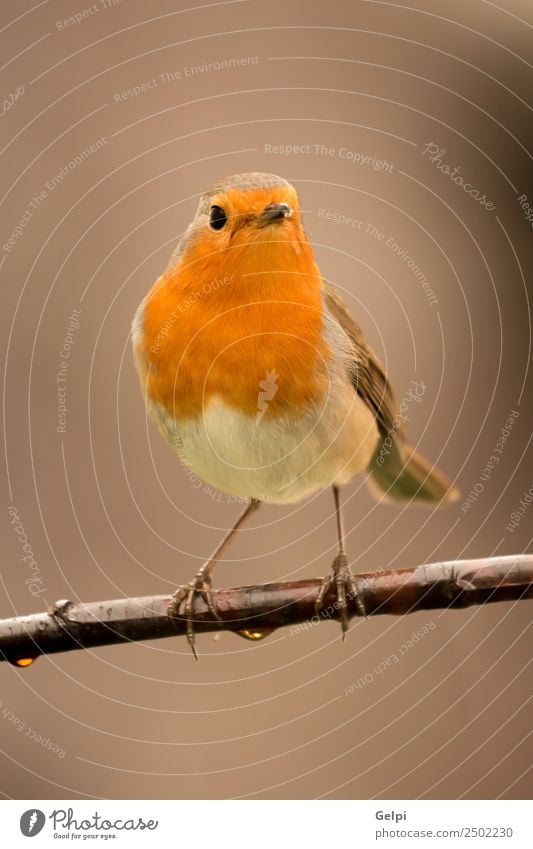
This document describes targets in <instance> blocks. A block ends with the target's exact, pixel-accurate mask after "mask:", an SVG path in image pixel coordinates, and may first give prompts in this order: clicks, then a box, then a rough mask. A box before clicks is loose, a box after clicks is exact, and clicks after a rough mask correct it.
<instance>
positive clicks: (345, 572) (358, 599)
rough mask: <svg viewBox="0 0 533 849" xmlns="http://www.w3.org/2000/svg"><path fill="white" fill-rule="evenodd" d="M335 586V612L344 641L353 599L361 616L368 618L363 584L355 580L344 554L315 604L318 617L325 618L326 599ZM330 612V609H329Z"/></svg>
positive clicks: (334, 566) (337, 561) (341, 555)
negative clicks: (337, 613) (349, 604)
mask: <svg viewBox="0 0 533 849" xmlns="http://www.w3.org/2000/svg"><path fill="white" fill-rule="evenodd" d="M332 586H335V589H336V593H337V601H336V603H335V607H334V609H335V610H338V611H339V620H340V625H341V630H342V639H343V640H344V638H345V636H346V631H347V630H348V627H349V624H350V620H349V617H348V600H351V599H353V600H354V601H355V603H356V605H357V608H358V610H359V613H360V614H361V616H365V617H366V610H365V605H364V601H363V592H362V589H363V588H362V582H361V581H357V580H356V578H354V576H353V574H352V572H351V570H350V567H349V566H348V558H347V557H346V555H345V554H344V553H343V552H339V554H337V556H336V558H335V560H334V561H333V563H332V566H331V572H330V574H329V575H328V576H327V577H326V578H324V580H323V582H322V586H321V587H320V591H319V593H318V596H317V600H316V602H315V612H316V615H317V616H324V613H325V611H324V599H325V597H326V594H327V592H328V590H329V589H330V588H331V587H332ZM327 610H329V608H327Z"/></svg>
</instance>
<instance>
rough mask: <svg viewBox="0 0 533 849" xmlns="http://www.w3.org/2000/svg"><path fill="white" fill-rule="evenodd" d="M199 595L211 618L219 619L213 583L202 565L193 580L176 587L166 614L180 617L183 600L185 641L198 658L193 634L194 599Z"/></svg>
mask: <svg viewBox="0 0 533 849" xmlns="http://www.w3.org/2000/svg"><path fill="white" fill-rule="evenodd" d="M198 596H200V597H201V598H202V599H203V600H204V602H205V603H206V605H207V608H208V610H209V613H210V614H211V616H212V617H213V619H218V620H220V616H219V615H218V612H217V609H216V606H215V603H214V601H213V584H212V581H211V577H210V575H209V573H208V571H207V570H206V569H205V566H202V568H201V569H200V571H199V572H198V573H197V575H195V577H194V578H193V580H192V581H191V582H190V583H188V584H184V585H183V586H181V587H178V589H177V590H176V592H175V593H174V595H173V596H172V598H171V600H170V604H169V606H168V615H169V616H170V617H171V618H182V616H181V615H180V608H181V604H182V602H183V601H185V607H184V609H183V616H184V617H185V619H186V621H187V642H188V643H189V646H190V648H191V651H192V653H193V655H194V657H195V658H196V660H198V653H197V651H196V638H195V634H194V615H193V614H194V602H195V599H196V598H197V597H198Z"/></svg>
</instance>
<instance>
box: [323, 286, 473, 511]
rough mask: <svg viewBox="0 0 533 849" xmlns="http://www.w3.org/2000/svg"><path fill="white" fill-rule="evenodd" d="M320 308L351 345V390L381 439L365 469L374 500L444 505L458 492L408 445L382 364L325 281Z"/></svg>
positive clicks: (457, 496)
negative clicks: (373, 417) (370, 413)
mask: <svg viewBox="0 0 533 849" xmlns="http://www.w3.org/2000/svg"><path fill="white" fill-rule="evenodd" d="M324 289H325V300H326V307H327V309H328V310H329V312H330V313H331V315H332V316H333V318H334V319H335V320H336V321H337V322H338V323H339V324H340V326H341V327H342V329H343V330H344V332H345V333H346V335H347V336H348V337H349V339H350V340H351V342H352V344H353V347H354V355H353V367H352V370H351V374H350V377H351V381H352V383H353V386H354V389H355V391H356V392H357V393H358V394H359V395H360V396H361V398H363V399H364V401H365V403H366V404H367V405H368V407H370V409H371V410H372V411H373V412H374V413H375V415H376V421H377V423H378V427H379V429H380V432H381V440H380V443H379V444H378V447H377V449H376V453H375V454H374V457H373V458H372V460H371V462H370V465H369V467H368V471H369V473H370V474H369V476H368V483H369V485H370V488H371V489H373V490H374V491H376V492H377V493H378V494H379V497H380V498H383V497H384V496H385V497H386V498H391V499H398V500H401V501H406V500H407V501H411V500H412V499H416V501H417V503H422V504H423V503H424V502H426V503H429V504H435V503H438V504H449V503H451V502H453V501H456V500H457V499H458V498H459V491H458V490H457V489H456V488H455V487H453V486H452V484H451V483H450V481H449V480H448V478H447V477H446V475H443V474H442V472H440V471H439V470H438V469H436V468H435V466H434V465H433V464H432V463H430V462H429V461H428V460H426V458H425V457H423V456H422V455H421V454H419V453H418V452H417V451H414V450H413V448H411V446H410V445H409V444H408V441H407V435H406V433H405V430H404V429H403V427H402V426H401V425H400V427H398V422H400V421H401V419H400V418H397V417H396V416H397V412H398V409H397V405H396V400H395V398H394V393H393V391H392V389H391V386H390V383H389V381H388V380H387V376H386V374H385V372H384V370H383V366H382V365H381V363H380V361H379V360H378V358H377V357H376V355H375V353H374V351H373V350H372V348H371V347H370V345H369V344H368V343H367V341H366V340H365V337H364V336H363V332H362V330H361V328H360V327H359V326H358V325H357V324H356V323H355V321H354V320H353V318H352V317H351V315H350V313H349V312H348V310H347V308H346V305H345V304H344V303H343V301H342V299H341V298H340V296H339V295H338V294H337V292H336V291H335V290H334V289H333V287H332V286H330V285H329V283H326V282H325V281H324Z"/></svg>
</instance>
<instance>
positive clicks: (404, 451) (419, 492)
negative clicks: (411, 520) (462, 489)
mask: <svg viewBox="0 0 533 849" xmlns="http://www.w3.org/2000/svg"><path fill="white" fill-rule="evenodd" d="M389 441H391V440H389ZM368 471H369V472H370V475H369V478H368V484H369V486H370V489H371V490H374V494H375V495H377V496H379V498H383V496H385V497H386V498H389V499H391V500H394V501H397V500H400V501H408V500H411V499H414V500H416V502H417V503H419V504H423V503H424V502H426V503H427V504H428V505H429V504H436V503H441V504H443V505H444V504H451V503H453V502H454V501H457V499H458V498H459V495H460V493H459V490H458V489H457V488H456V487H454V486H452V484H451V482H450V481H449V480H448V478H447V477H446V475H444V474H443V473H442V472H441V471H440V470H439V469H437V468H436V467H435V466H433V465H432V464H431V463H430V462H429V460H426V458H425V457H423V456H422V454H418V452H416V451H414V449H413V448H411V447H410V446H409V445H402V446H401V450H400V447H399V445H398V444H397V443H396V442H395V441H394V440H392V445H391V446H390V448H386V447H385V445H384V441H382V442H381V443H380V445H379V447H378V449H377V451H376V452H375V454H374V456H373V458H372V460H371V463H370V466H369V467H368Z"/></svg>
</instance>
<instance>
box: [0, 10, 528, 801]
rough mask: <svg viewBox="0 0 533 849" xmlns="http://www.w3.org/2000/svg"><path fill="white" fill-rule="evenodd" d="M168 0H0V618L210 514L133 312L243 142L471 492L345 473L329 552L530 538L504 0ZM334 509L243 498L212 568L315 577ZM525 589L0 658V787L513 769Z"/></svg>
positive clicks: (258, 788) (472, 546)
mask: <svg viewBox="0 0 533 849" xmlns="http://www.w3.org/2000/svg"><path fill="white" fill-rule="evenodd" d="M190 6H191V3H190V2H189V0H188V2H186V3H185V2H182V1H181V0H180V2H171V0H156V2H152V3H150V4H145V3H141V2H133V0H132V1H131V2H127V0H122V2H120V3H119V2H118V0H115V2H113V0H105V2H104V0H97V2H96V3H95V4H94V5H92V6H90V5H88V4H87V5H85V6H84V5H83V0H80V2H77V3H68V2H66V0H65V2H59V0H49V2H44V3H42V2H41V3H38V4H35V6H34V7H33V8H32V4H30V3H28V2H26V0H22V2H20V3H17V4H7V3H4V4H3V22H2V27H3V29H2V30H1V32H0V39H1V44H2V56H3V58H4V61H5V62H6V64H5V65H4V68H3V70H2V77H3V86H2V91H3V93H4V94H3V97H4V98H6V99H7V102H8V103H9V105H8V106H7V108H6V102H4V105H3V110H4V111H3V114H2V116H1V119H0V120H1V127H2V148H3V150H2V160H1V161H2V166H3V168H2V174H3V182H2V196H3V197H4V203H3V205H2V209H3V220H2V250H1V253H0V261H1V262H2V266H1V274H2V278H3V281H2V292H3V299H4V306H3V309H2V311H1V314H0V321H1V324H2V339H3V342H4V348H3V350H4V352H5V354H4V358H5V363H6V371H5V379H6V382H5V389H4V400H5V443H4V457H3V462H4V464H5V475H4V477H3V480H4V483H5V488H4V496H3V498H4V520H3V522H2V535H3V540H2V544H3V551H4V555H3V563H2V594H1V611H0V615H3V616H11V615H15V614H22V613H29V612H34V611H37V610H42V609H45V607H46V606H47V605H48V604H49V603H51V602H52V601H53V600H55V599H57V598H70V599H80V600H96V599H107V598H114V597H117V596H129V595H141V594H149V593H154V592H155V593H156V592H166V591H169V590H170V589H172V588H174V586H175V585H176V584H178V583H181V582H184V581H186V580H188V579H189V578H190V577H191V576H192V574H193V572H194V571H195V570H196V568H197V567H198V565H199V564H200V563H201V562H202V560H203V559H204V558H205V557H206V556H207V555H208V554H209V553H210V552H211V550H212V548H213V547H214V545H215V544H216V542H217V541H218V540H219V538H220V536H221V534H222V533H223V532H224V529H225V528H227V527H228V526H229V525H230V524H231V523H232V521H233V520H234V518H235V516H236V514H237V511H238V509H239V508H238V507H236V506H235V505H234V504H231V503H228V499H227V497H225V496H220V497H219V498H220V500H219V501H217V500H214V499H213V497H212V494H210V493H208V492H207V493H206V492H204V491H203V488H195V485H193V484H192V483H191V481H190V480H189V479H188V478H187V476H186V475H185V473H184V471H183V469H182V468H181V467H180V465H179V463H178V461H177V460H174V459H173V457H172V454H171V453H170V450H169V447H168V446H167V445H166V444H165V443H164V442H163V440H162V439H161V438H160V437H159V435H158V434H157V433H156V432H155V430H154V428H153V427H152V426H151V425H147V422H146V418H145V412H144V404H143V400H142V396H141V392H140V389H139V386H138V381H137V376H136V373H135V372H134V366H133V362H132V357H131V352H130V339H129V332H130V323H131V319H132V316H133V313H134V311H135V309H136V307H137V305H138V303H139V302H140V300H141V298H142V297H143V295H144V294H145V292H146V291H147V289H148V287H149V286H150V285H151V284H152V282H153V281H154V280H155V278H156V277H157V276H158V275H159V273H160V272H161V271H162V269H163V268H164V267H165V265H166V262H167V259H168V256H169V254H170V252H171V249H172V247H173V246H174V244H175V242H176V240H177V238H178V236H179V234H180V233H181V232H182V231H183V229H184V228H185V227H186V226H187V224H188V223H189V221H190V220H191V218H192V216H193V214H194V210H195V208H196V203H197V197H198V195H199V194H201V193H202V191H203V190H204V189H206V188H207V187H209V186H210V185H211V184H212V183H213V182H214V181H215V180H216V179H218V178H220V177H223V176H226V175H228V174H232V173H235V172H240V171H250V170H262V171H273V172H275V173H278V174H281V175H282V176H284V177H286V178H287V179H289V180H291V181H293V182H294V183H295V185H296V186H297V188H298V190H299V191H300V195H301V200H302V206H303V208H304V209H305V210H306V213H305V221H306V227H307V230H308V233H309V235H310V238H311V239H312V242H313V244H314V245H315V249H316V254H317V258H318V261H319V264H320V266H321V268H322V271H323V273H324V275H325V276H326V277H327V278H328V279H330V280H333V281H334V282H335V283H336V284H337V285H338V286H339V287H340V289H341V291H342V292H343V293H344V296H345V297H346V299H347V300H348V302H349V304H350V307H351V308H352V310H353V311H354V313H355V314H356V315H357V317H358V318H359V321H360V323H361V324H362V325H363V327H364V329H365V331H366V333H367V335H368V337H369V339H370V340H371V342H372V343H373V345H374V346H375V348H376V349H377V351H378V352H379V353H380V355H381V356H382V358H383V359H384V360H385V361H386V363H387V367H388V369H389V372H390V375H391V378H392V379H393V382H394V385H395V387H396V391H397V394H398V396H399V397H400V398H401V397H402V396H403V394H404V393H405V392H407V391H408V387H409V383H410V381H411V380H418V381H423V382H424V384H425V386H426V390H425V393H424V396H423V402H422V403H420V404H416V405H415V404H413V405H412V406H411V408H410V413H409V415H410V423H409V427H410V430H411V433H412V435H413V438H414V441H415V442H417V443H418V444H419V447H420V448H421V449H422V450H423V451H424V453H426V454H427V455H428V456H429V457H431V458H432V459H433V460H437V459H438V461H439V464H440V465H441V466H442V468H443V469H444V470H446V471H447V472H448V473H449V474H450V475H451V476H452V477H454V478H455V477H456V478H457V481H458V483H459V485H460V487H461V489H462V492H463V500H464V501H466V500H467V499H468V495H469V493H471V492H472V491H474V492H475V496H472V497H471V500H470V506H469V507H468V509H467V508H466V507H463V506H462V501H461V502H460V503H459V504H458V505H455V506H454V507H452V508H451V509H449V510H447V511H442V512H424V511H421V510H419V509H415V508H411V509H408V510H400V509H397V508H395V507H390V506H385V505H380V504H377V503H376V502H374V501H373V500H372V497H371V496H370V494H369V492H368V490H367V488H366V487H365V485H364V482H363V481H355V482H354V483H353V484H352V485H351V486H350V487H348V488H347V490H346V499H347V501H348V506H347V511H346V517H347V522H348V527H349V540H348V543H349V553H350V556H351V559H352V563H353V566H354V569H356V570H365V569H374V568H378V567H380V566H381V567H389V566H390V567H394V566H398V567H400V566H407V565H416V564H418V563H422V562H430V561H434V560H438V559H452V558H465V557H482V556H485V555H491V554H496V553H501V554H505V553H509V554H512V553H520V552H523V551H525V550H527V547H528V545H529V541H530V529H531V518H532V517H533V507H531V506H530V507H529V512H528V510H527V509H526V510H525V512H524V514H523V515H521V516H520V521H519V522H518V523H517V524H516V527H512V524H514V523H513V520H512V518H511V516H512V514H513V513H515V514H516V513H517V511H518V512H520V509H521V508H520V501H521V499H523V497H524V493H527V492H528V490H529V488H530V487H531V484H532V475H531V462H530V457H529V462H528V454H527V447H528V444H529V439H530V431H531V428H530V425H531V415H530V414H531V407H529V410H528V399H530V390H531V382H529V383H528V366H529V354H530V313H529V306H530V302H529V300H528V295H527V287H528V283H529V282H530V280H531V275H532V266H533V249H532V247H533V239H532V236H533V231H532V225H531V223H530V222H528V221H527V220H526V217H525V215H526V213H525V211H524V210H523V209H522V208H521V205H520V202H519V199H518V198H519V197H521V196H522V195H526V196H527V198H528V202H529V203H530V204H531V206H533V184H532V179H531V178H532V174H533V168H532V151H533V146H532V128H533V122H532V116H531V107H532V104H531V92H532V90H533V87H532V82H533V67H532V63H533V44H532V37H533V10H532V8H531V4H530V2H529V0H499V3H498V4H497V3H491V2H488V0H468V2H464V0H461V2H458V1H457V0H413V2H412V3H410V4H409V6H407V5H401V4H399V3H395V2H374V0H370V2H359V1H358V0H355V2H351V0H346V1H345V2H339V3H331V2H326V0H316V2H314V3H313V4H309V3H308V2H303V0H298V2H281V0H271V2H268V3H265V2H261V0H229V1H228V2H218V3H213V4H199V7H198V9H197V10H194V9H191V8H190ZM76 15H78V18H76ZM70 16H73V20H71V21H67V23H65V21H66V20H67V19H68V18H69V17H70ZM200 66H204V69H203V71H199V70H198V69H199V67H200ZM134 87H138V88H139V89H140V91H139V92H137V91H135V90H134ZM21 89H22V90H21ZM128 90H130V91H128ZM17 92H18V94H17ZM10 95H11V96H10ZM98 140H100V141H98ZM429 144H433V145H435V146H436V148H437V150H439V151H441V150H442V149H444V152H443V153H440V154H439V156H440V160H441V165H444V164H447V165H449V167H450V169H452V170H453V169H454V168H455V167H456V166H458V167H459V169H460V170H459V171H457V172H456V174H461V175H462V176H463V177H464V179H465V182H468V183H469V184H470V185H471V186H472V189H473V190H476V191H477V192H478V193H479V194H478V198H477V199H476V197H472V196H470V195H468V194H466V193H465V191H464V190H463V189H462V188H461V187H460V186H459V185H458V184H456V183H454V182H453V181H452V180H451V179H450V176H447V175H446V174H445V173H443V172H442V171H441V170H439V169H438V167H437V165H438V162H432V161H431V160H430V159H429V155H428V153H426V154H424V150H425V148H426V146H427V145H429ZM275 145H277V146H285V152H284V153H281V152H275V151H273V150H272V146H275ZM291 145H292V146H294V145H300V146H301V145H303V146H304V151H303V152H302V151H300V152H298V153H290V152H287V149H286V147H287V146H291ZM91 146H93V147H91ZM305 146H308V147H305ZM315 146H316V147H315ZM321 146H324V147H325V148H328V149H330V150H333V153H331V154H328V153H324V151H323V149H322V147H321ZM431 150H434V148H431ZM83 151H85V153H82V152H83ZM76 157H78V158H77V159H76ZM365 157H366V158H365ZM373 157H375V159H372V158H373ZM380 163H381V164H380ZM50 186H51V188H50ZM483 195H484V196H485V198H486V199H485V201H484V202H480V200H479V198H482V196H483ZM36 197H38V200H37V201H34V200H33V199H34V198H36ZM492 205H494V206H492ZM321 210H322V211H321ZM326 211H327V212H330V213H332V214H333V215H330V216H326ZM335 216H337V217H336V218H335ZM339 216H346V217H349V218H351V219H356V221H357V222H360V224H357V223H356V224H354V225H352V223H345V222H342V221H339ZM21 219H22V221H23V223H22V224H20V225H19V222H20V221H21ZM24 219H25V220H24ZM17 226H18V231H16V228H17ZM373 228H376V231H374V229H373ZM17 232H18V234H19V235H18V236H17V235H13V234H14V233H15V234H16V233H17ZM376 233H377V234H379V233H381V234H383V238H380V237H379V235H376ZM10 238H11V243H10V242H9V239H10ZM390 239H392V240H393V241H394V243H395V244H396V245H398V248H397V249H396V250H395V249H394V248H393V245H392V242H390V241H389V240H390ZM415 267H418V269H419V272H416V270H415ZM420 275H423V278H424V279H425V280H426V281H427V283H426V284H425V285H424V279H423V278H422V277H421V276H420ZM429 289H431V290H432V293H433V296H431V295H430V294H428V290H429ZM435 299H436V300H435ZM74 310H79V311H81V312H79V313H73V311H74ZM72 315H74V316H75V317H76V321H74V322H72V323H71V325H70V326H71V335H72V339H67V342H68V343H69V344H70V349H69V358H68V363H67V368H66V372H65V373H64V374H61V373H60V368H61V362H62V361H63V360H64V358H63V356H62V354H61V352H62V350H63V348H64V343H65V338H66V336H67V333H68V332H69V331H68V330H67V327H68V325H69V318H70V317H71V316H72ZM74 325H79V326H78V327H74ZM58 373H60V377H61V376H62V377H64V378H65V379H64V380H63V381H60V382H59V383H58V381H57V375H58ZM58 388H60V389H61V391H62V392H63V391H64V392H65V395H64V397H65V398H66V402H65V405H66V407H67V408H68V411H67V412H66V414H65V416H64V432H58V415H59V410H58ZM62 397H63V396H62ZM512 411H515V412H516V413H519V415H518V416H515V418H514V419H513V425H512V427H511V428H510V429H509V428H508V434H507V441H506V443H505V447H504V450H503V452H502V454H501V458H500V461H499V463H497V464H493V465H494V468H492V469H491V470H490V472H488V473H487V472H485V474H484V470H485V468H486V466H487V463H489V461H490V458H491V456H493V455H494V449H495V446H496V445H497V443H498V440H499V438H500V436H501V429H502V428H504V427H505V425H506V422H507V420H508V417H509V416H510V415H511V414H512ZM483 476H484V477H483ZM474 488H475V489H474ZM332 506H333V505H332V498H331V494H330V493H328V492H326V493H322V494H320V495H319V496H318V497H315V498H312V499H311V500H309V501H308V502H306V503H303V504H301V505H297V506H295V507H293V508H290V507H276V506H272V505H270V506H266V507H264V509H263V510H262V512H260V513H259V514H258V517H257V522H256V527H255V528H253V529H252V528H251V529H250V530H249V531H246V532H245V533H243V535H242V538H241V539H239V541H238V542H237V543H236V544H235V546H234V548H233V549H232V550H231V556H230V557H229V560H228V563H227V564H226V565H225V566H223V567H221V568H220V569H219V571H218V575H217V582H218V584H219V585H239V584H243V583H256V582H262V581H267V580H274V579H290V578H302V577H304V576H306V577H312V576H318V575H322V574H325V573H326V571H327V570H328V568H329V564H330V561H331V558H332V556H333V552H334V544H335V525H334V519H333V515H332ZM10 508H12V509H15V510H16V511H17V516H18V519H17V521H20V522H21V523H22V525H23V527H24V531H25V533H26V535H27V540H28V542H27V545H29V546H30V549H31V556H30V555H28V549H25V550H23V549H22V546H21V543H20V541H19V539H18V537H17V534H16V533H15V530H14V523H13V522H12V519H13V515H14V514H13V513H11V514H10V513H9V512H8V511H9V509H10ZM23 556H30V557H34V559H35V562H33V561H31V559H30V560H26V561H22V560H21V559H20V558H21V557H23ZM30 564H31V565H30ZM31 578H33V579H34V584H33V585H31V584H29V583H28V582H27V581H28V579H31ZM35 581H36V583H35ZM32 587H33V593H32ZM530 617H531V608H530V606H529V604H527V603H522V604H516V605H512V604H500V605H494V606H488V607H486V608H478V609H476V608H474V609H470V610H466V611H462V612H461V611H457V612H446V611H445V612H442V613H440V614H439V613H436V614H431V615H429V614H425V613H418V614H415V615H410V616H407V617H404V618H402V619H393V618H390V619H389V618H385V617H376V618H375V619H373V620H370V621H368V622H364V621H358V622H357V623H356V624H354V625H353V626H352V628H351V630H350V633H349V635H348V639H347V640H346V642H345V643H344V644H343V643H342V642H341V641H340V639H339V629H338V626H336V625H334V624H324V625H321V626H320V627H314V628H312V629H310V630H309V631H307V632H304V631H301V632H299V633H291V632H290V631H289V630H285V631H279V632H278V633H276V634H274V635H272V636H271V637H270V638H269V639H267V640H265V641H264V642H262V643H260V644H252V643H247V642H245V641H243V640H241V639H239V638H238V637H236V636H233V635H231V634H223V635H222V636H221V638H220V639H219V640H218V641H214V640H213V639H212V638H210V637H208V636H201V637H200V638H199V649H200V652H201V661H200V663H198V664H196V663H194V661H193V660H192V658H191V655H190V653H189V651H188V650H187V648H186V645H185V641H184V640H182V639H180V638H176V639H170V640H165V641H159V642H158V641H153V642H149V643H145V644H137V645H131V646H118V647H111V648H103V649H100V650H97V651H84V652H73V653H70V654H65V655H55V656H51V657H44V658H41V659H40V660H39V661H38V662H37V663H35V664H34V665H33V666H32V667H30V668H29V669H27V670H19V669H17V668H15V667H11V666H9V665H7V664H2V665H1V666H0V676H1V679H2V680H1V686H0V699H1V702H2V704H1V706H0V734H1V750H2V755H1V757H2V761H1V774H2V782H1V790H2V792H3V794H4V795H5V796H7V797H15V798H65V797H80V798H86V797H87V798H90V797H92V796H95V797H115V798H145V797H150V798H159V797H162V798H204V797H205V798H220V797H242V796H244V797H255V798H280V797H281V798H308V797H329V798H370V797H383V798H387V797H388V798H398V799H402V798H415V797H426V798H439V797H452V798H456V797H465V798H483V797H491V798H492V797H503V798H523V797H525V796H528V795H529V793H530V792H531V781H530V779H528V777H527V775H526V771H527V767H528V765H529V763H530V760H531V749H530V748H529V749H528V745H527V742H526V735H527V733H528V731H529V726H530V719H531V717H530V714H528V711H527V703H526V700H527V697H528V694H529V686H528V683H530V682H528V680H527V678H526V673H525V666H526V663H527V661H528V658H529V653H530V652H529V645H528V643H527V641H526V629H527V626H528V624H529V621H530ZM414 631H420V632H421V633H422V636H419V637H418V640H417V641H416V642H414V643H412V645H411V646H410V647H409V646H408V647H407V649H406V648H405V646H406V644H407V641H408V640H410V638H411V637H412V634H413V632H414ZM394 657H396V658H397V660H398V662H396V661H395V660H394ZM380 664H381V667H380ZM383 666H385V667H386V671H385V672H384V673H383V674H379V672H378V671H376V670H378V669H379V668H383ZM358 681H359V682H360V686H359V688H354V687H353V686H352V687H351V690H354V689H355V691H354V692H350V690H349V689H348V688H350V685H353V683H354V682H358ZM361 681H363V682H364V683H363V684H361ZM346 691H348V694H347V695H345V692H346ZM36 735H40V736H39V737H37V736H36Z"/></svg>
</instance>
